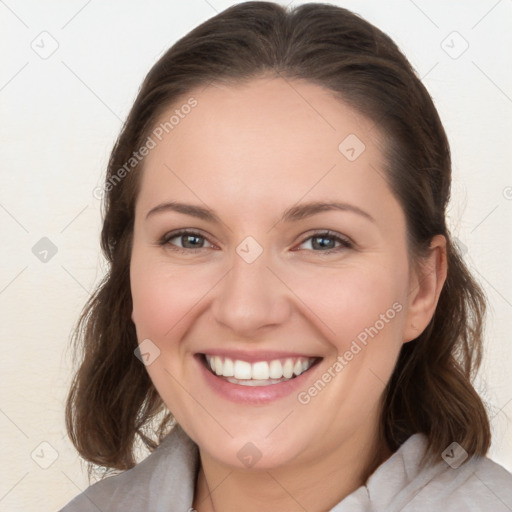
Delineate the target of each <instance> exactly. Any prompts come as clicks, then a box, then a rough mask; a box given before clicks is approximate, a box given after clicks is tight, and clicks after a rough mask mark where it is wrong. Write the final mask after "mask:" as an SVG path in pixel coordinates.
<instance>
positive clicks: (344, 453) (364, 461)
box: [193, 429, 392, 512]
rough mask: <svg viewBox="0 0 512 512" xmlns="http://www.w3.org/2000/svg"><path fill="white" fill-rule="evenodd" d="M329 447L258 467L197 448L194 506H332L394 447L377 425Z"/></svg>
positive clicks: (215, 509) (289, 509) (225, 511)
mask: <svg viewBox="0 0 512 512" xmlns="http://www.w3.org/2000/svg"><path fill="white" fill-rule="evenodd" d="M328 448H329V449H328V450H325V451H324V452H323V453H322V454H321V456H317V458H316V459H315V460H308V461H300V463H296V464H288V465H286V466H280V467H278V468H271V469H259V470H256V469H255V468H253V469H251V470H243V469H238V468H233V467H230V466H225V465H223V464H222V463H219V462H218V461H216V460H214V459H212V458H211V457H209V456H208V454H206V453H204V452H203V451H201V450H200V456H201V465H200V468H199V472H198V477H197V482H196V489H195V496H194V503H193V508H194V510H196V511H197V512H230V511H234V510H244V511H245V512H260V511H261V510H279V511H281V512H297V511H303V510H309V511H311V512H320V511H326V510H331V508H333V507H334V506H335V505H337V504H338V503H339V502H340V501H341V500H343V499H344V498H345V497H347V496H348V495H349V494H351V493H353V492H354V491H355V490H356V489H358V488H359V487H360V486H362V485H364V484H365V482H366V480H367V479H368V477H369V476H370V475H371V474H372V473H373V471H374V470H375V469H376V468H377V467H378V466H379V465H380V464H382V462H384V461H385V460H386V459H387V458H388V457H389V456H390V455H391V453H392V452H391V450H390V449H389V448H388V446H387V445H386V444H385V442H383V441H382V440H381V439H380V438H379V436H378V434H377V433H376V432H375V430H372V432H368V433H365V432H363V429H360V430H358V431H357V432H355V433H354V434H353V435H352V436H350V437H349V438H347V439H345V440H344V441H343V442H342V443H338V445H337V446H336V447H334V449H333V447H328ZM333 482H336V484H335V485H333Z"/></svg>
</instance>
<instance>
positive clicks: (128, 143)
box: [66, 2, 490, 470]
mask: <svg viewBox="0 0 512 512" xmlns="http://www.w3.org/2000/svg"><path fill="white" fill-rule="evenodd" d="M269 74H270V75H271V76H276V77H279V76H280V77H283V78H285V79H291V80H293V79H304V80H307V81H309V82H311V83H315V84H317V85H320V86H322V87H324V88H326V89H328V90H331V91H332V92H333V93H335V94H337V95H338V97H339V98H340V99H342V100H343V101H345V102H346V103H348V104H349V105H351V106H352V107H353V108H355V109H356V110H357V111H359V112H360V113H362V114H364V115H366V116H367V117H369V118H370V119H372V120H373V121H374V123H375V126H376V127H377V128H379V129H380V130H381V132H382V133H384V134H386V140H387V143H386V145H385V148H384V150H385V152H386V161H387V163H388V164H387V168H386V169H385V171H386V172H385V175H386V179H387V180H388V183H389V186H390V188H391V190H392V191H393V193H394V195H395V196H396V198H397V200H398V201H399V202H400V204H401V205H402V207H403V210H404V213H405V217H406V219H407V236H408V242H409V248H410V253H411V254H412V255H413V256H414V257H415V258H420V257H421V256H422V255H425V254H426V253H427V252H428V248H429V243H430V241H431V239H432V237H433V236H434V235H436V234H442V235H444V236H445V237H446V238H447V260H448V275H447V279H446V282H445V285H444V288H443V289H442V292H441V295H440V298H439V303H438V306H437V309H436V311H435V314H434V315H433V317H432V319H431V321H430V323H429V325H428V326H427V328H426V329H425V331H424V332H423V333H422V334H421V335H420V336H418V338H417V339H416V340H414V341H412V342H409V343H406V344H404V345H403V348H402V350H401V352H400V355H399V358H398V361H397V364H396V367H395V369H394V372H393V374H392V376H391V379H390V381H389V383H388V386H387V388H386V391H385V399H384V402H383V410H382V420H381V435H382V437H383V439H385V440H386V442H387V443H388V445H389V447H390V448H391V449H392V450H393V451H395V450H396V449H397V448H398V447H399V446H400V445H401V444H402V443H403V442H404V441H405V440H406V439H407V438H408V437H409V436H410V435H412V434H414V433H417V432H423V433H424V434H425V435H426V436H427V438H428V453H427V454H426V456H425V457H424V459H423V462H425V461H426V460H427V459H428V460H430V459H431V458H433V457H437V458H439V456H440V454H441V452H442V451H443V450H444V449H445V448H446V447H448V445H450V444H451V443H452V442H453V441H457V442H458V443H459V444H460V445H462V446H463V447H464V448H465V450H466V451H467V452H468V453H469V455H485V454H486V453H487V450H488V448H489V445H490V428H489V420H488V417H487V413H486V410H485V408H484V406H483V403H482V401H481V399H480V397H479V395H478V394H477V392H476V391H475V389H474V388H473V386H472V385H471V381H472V379H473V378H474V376H475V373H476V371H477V370H478V368H479V366H480V360H481V355H482V334H483V321H484V314H485V306H486V303H485V296H484V294H483V292H482V290H481V288H480V287H479V286H478V284H477V283H476V282H475V280H474V279H473V277H472V276H471V275H470V273H469V271H468V269H467V267H466V265H465V264H464V262H463V260H462V258H461V255H460V253H459V251H458V249H457V246H456V245H455V244H454V243H453V241H452V240H451V237H450V235H449V232H448V229H447V227H446V222H445V211H446V207H447V203H448V200H449V196H450V182H451V161H450V150H449V145H448V140H447V138H446V134H445V132H444V129H443V126H442V124H441V121H440V119H439V116H438V113H437V111H436V109H435V107H434V104H433V102H432V99H431V98H430V96H429V94H428V92H427V90H426V89H425V87H424V86H423V84H422V83H421V81H420V80H419V79H418V77H417V76H416V74H415V72H414V70H413V69H412V67H411V65H410V63H409V62H408V61H407V59H406V58H405V57H404V55H403V54H402V53H401V52H400V50H399V49H398V48H397V46H396V45H395V44H394V43H393V41H392V40H391V39H390V38H389V37H388V36H387V35H385V34H384V33H382V32H381V31H380V30H378V29H377V28H376V27H374V26H373V25H371V24H370V23H368V22H367V21H365V20H363V19H361V18H360V17H359V16H357V15H355V14H354V13H352V12H350V11H348V10H346V9H342V8H339V7H335V6H332V5H328V4H304V5H300V6H298V7H295V8H293V9H291V10H287V9H286V8H284V7H281V6H279V5H277V4H273V3H270V2H246V3H242V4H238V5H235V6H233V7H230V8H228V9H226V10H225V11H223V12H222V13H220V14H219V15H217V16H214V17H213V18H211V19H209V20H208V21H206V22H205V23H203V24H201V25H200V26H198V27H197V28H195V29H194V30H192V31H191V32H190V33H189V34H187V35H186V36H185V37H183V38H182V39H180V40H179V41H178V42H177V43H176V44H175V45H174V46H172V47H171V48H170V49H169V50H168V51H167V52H166V53H165V54H164V55H163V57H161V58H160V60H159V61H158V62H157V63H156V64H155V65H154V66H153V68H152V69H151V70H150V72H149V73H148V75H147V77H146V79H145V80H144V82H143V84H142V86H141V89H140V91H139V94H138V96H137V98H136V100H135V103H134V105H133V108H132V110H131V112H130V114H129V116H128V119H127V121H126V123H125V125H124V127H123V129H122V131H121V134H120V135H119V138H118V140H117V142H116V144H115V146H114V148H113V151H112V154H111V157H110V161H109V164H108V171H107V177H106V180H107V181H106V185H107V186H106V192H107V193H106V196H105V201H104V212H103V214H104V223H103V230H102V234H101V243H102V249H103V252H104V254H105V256H106V258H107V260H108V265H109V270H108V273H107V274H106V276H105V278H104V280H103V282H102V283H101V285H100V286H99V287H98V289H97V290H96V292H95V293H94V294H93V295H92V297H91V298H90V299H89V301H88V303H87V304H86V306H85V309H84V311H83V313H82V316H81V317H80V320H79V322H78V324H77V327H76V331H75V334H74V342H75V348H76V349H77V351H80V353H81V364H80V367H79V369H78V371H77V373H76V375H75V377H74V380H73V383H72V386H71V390H70V393H69V397H68V400H67V406H66V426H67V429H68V433H69V436H70V438H71V440H72V442H73V444H74V445H75V447H76V449H77V450H78V452H79V453H80V455H81V456H82V457H83V458H84V459H86V460H87V461H88V462H89V463H92V464H97V465H100V466H105V467H107V468H116V469H119V470H124V469H128V468H130V467H132V466H133V465H134V464H135V458H134V445H135V442H136V440H137V436H139V437H140V438H141V439H142V440H143V442H144V443H145V445H146V446H147V447H148V448H149V449H150V450H151V449H153V448H154V447H155V446H157V445H158V443H159V442H160V441H161V439H162V437H163V436H164V435H165V433H166V432H167V431H168V428H169V426H170V425H171V422H172V416H171V414H170V413H167V414H165V416H164V417H163V419H162V416H161V414H163V413H165V411H166V409H165V406H164V404H163V402H162V400H161V398H160V397H159V395H158V393H157V392H156V390H155V388H154V386H153V384H152V382H151V380H150V378H149V376H148V373H147V371H146V369H145V367H144V365H143V364H141V362H140V361H139V360H138V359H137V358H136V357H135V356H134V350H135V349H136V347H137V339H136V333H135V327H134V325H133V322H132V321H131V309H132V299H131V292H130V280H129V267H130V253H131V243H132V232H133V220H134V211H135V201H136V198H137V191H138V179H139V178H138V177H139V176H140V171H141V166H142V164H143V161H142V163H141V164H139V165H135V166H134V168H133V170H130V172H127V173H123V179H121V180H119V179H118V180H117V182H115V184H113V183H114V182H113V181H112V179H113V178H115V177H117V178H119V175H120V173H119V170H120V169H121V168H122V167H123V166H125V164H126V162H128V161H129V160H130V158H131V157H132V156H133V154H134V151H137V149H138V148H140V147H141V146H142V145H143V144H144V141H145V140H146V139H147V137H148V135H149V133H150V132H151V130H152V129H153V128H154V127H155V124H156V122H157V119H159V117H160V116H161V115H162V113H163V112H164V110H166V109H168V108H169V107H170V106H171V105H172V104H175V103H176V101H177V100H178V98H182V97H184V95H186V94H188V93H190V92H191V91H192V90H193V89H194V88H196V87H201V86H206V85H207V84H208V83H211V82H214V81H223V82H225V83H237V82H242V81H247V80H250V79H253V78H257V77H260V76H262V75H269ZM125 169H126V166H125ZM124 174H126V176H124ZM155 420H158V421H157V423H156V424H155V428H154V429H153V430H156V432H153V434H154V435H153V439H151V438H150V437H151V436H148V435H146V434H147V426H148V425H150V424H152V422H155ZM145 432H146V433H145ZM92 464H90V465H89V470H91V467H92Z"/></svg>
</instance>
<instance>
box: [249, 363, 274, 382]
mask: <svg viewBox="0 0 512 512" xmlns="http://www.w3.org/2000/svg"><path fill="white" fill-rule="evenodd" d="M269 375H270V368H269V367H268V363H267V362H266V361H259V362H257V363H254V364H253V365H252V375H251V378H252V379H256V380H266V379H268V377H269Z"/></svg>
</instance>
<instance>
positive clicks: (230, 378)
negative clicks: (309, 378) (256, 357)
mask: <svg viewBox="0 0 512 512" xmlns="http://www.w3.org/2000/svg"><path fill="white" fill-rule="evenodd" d="M197 355H198V356H199V359H200V361H201V363H202V364H203V366H204V367H205V368H206V369H207V370H208V371H209V372H210V373H211V374H213V375H215V376H216V377H218V378H219V379H221V380H223V381H225V382H229V383H231V384H237V385H240V386H250V387H260V386H271V385H275V384H281V383H283V382H287V381H289V380H293V379H296V378H297V377H299V376H300V375H303V374H305V373H307V372H309V371H310V370H311V369H312V368H313V367H314V366H316V365H317V364H318V363H319V362H320V361H321V360H322V359H323V358H322V357H306V356H298V357H286V358H276V359H271V360H267V361H255V362H248V361H244V360H242V359H232V358H229V357H223V356H219V355H212V354H197Z"/></svg>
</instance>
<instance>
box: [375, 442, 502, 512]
mask: <svg viewBox="0 0 512 512" xmlns="http://www.w3.org/2000/svg"><path fill="white" fill-rule="evenodd" d="M425 446H426V437H425V436H424V435H423V434H415V435H414V436H411V438H409V439H408V440H407V441H406V443H404V445H402V446H401V447H400V449H399V450H398V451H397V452H396V453H395V454H394V455H393V456H392V457H391V458H390V459H388V461H386V462H385V463H384V464H383V465H382V466H380V467H379V468H378V470H377V471H376V472H375V473H374V474H373V475H372V477H370V479H369V481H368V490H369V493H370V496H371V495H372V493H373V497H374V498H375V500H376V501H377V502H379V501H380V500H381V499H382V500H383V502H382V503H381V505H386V506H390V505H392V506H391V507H390V510H401V511H402V512H413V511H414V512H427V511H429V512H430V511H431V510H443V511H444V512H457V511H461V512H462V511H464V512H479V511H482V512H483V511H489V510H492V511H493V512H510V511H512V473H509V472H508V471H507V470H506V469H505V468H504V467H502V466H500V465H499V464H497V463H496V462H494V461H492V460H491V459H489V458H488V457H472V458H471V459H470V460H468V461H465V462H464V463H461V462H463V461H462V460H459V461H457V460H456V458H455V457H454V455H455V456H457V454H456V453H455V454H454V453H453V451H451V453H450V452H448V454H445V459H444V460H443V459H442V458H441V457H440V460H439V462H437V463H435V464H432V465H430V466H427V467H425V468H422V469H420V468H419V466H418V462H419V459H420V458H421V455H422V454H423V450H424V448H425ZM450 456H451V457H450ZM372 479H373V480H372ZM390 482H391V484H392V485H391V486H393V485H394V490H393V494H392V495H391V494H390V495H388V496H386V491H384V490H383V489H384V486H385V485H388V486H389V484H390ZM384 502H385V503H384Z"/></svg>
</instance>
